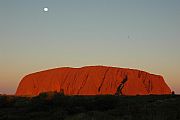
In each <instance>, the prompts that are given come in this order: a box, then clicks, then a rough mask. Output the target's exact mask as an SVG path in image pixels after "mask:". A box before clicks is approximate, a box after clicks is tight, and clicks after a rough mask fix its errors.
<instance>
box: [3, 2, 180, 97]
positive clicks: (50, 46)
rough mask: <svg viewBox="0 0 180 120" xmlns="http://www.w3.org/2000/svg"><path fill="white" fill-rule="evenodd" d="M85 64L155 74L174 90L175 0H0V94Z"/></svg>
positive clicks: (177, 61) (179, 76) (179, 8)
mask: <svg viewBox="0 0 180 120" xmlns="http://www.w3.org/2000/svg"><path fill="white" fill-rule="evenodd" d="M44 7H48V8H49V11H48V12H44V11H43V8H44ZM86 65H88V66H89V65H107V66H115V67H122V68H133V69H139V70H143V71H147V72H150V73H153V74H160V75H162V76H163V77H164V79H165V81H166V83H167V84H168V85H169V86H170V88H171V89H172V90H174V91H175V93H180V87H179V86H180V0H0V94H14V93H15V91H16V88H17V86H18V84H19V82H20V80H21V79H22V77H24V76H25V75H26V74H29V73H33V72H37V71H41V70H46V69H52V68H57V67H64V66H67V67H82V66H86Z"/></svg>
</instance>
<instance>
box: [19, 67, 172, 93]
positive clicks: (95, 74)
mask: <svg viewBox="0 0 180 120" xmlns="http://www.w3.org/2000/svg"><path fill="white" fill-rule="evenodd" d="M44 92H63V94H65V95H108V94H109V95H151V94H154V95H164V94H171V89H170V88H169V87H168V85H167V84H166V83H165V81H164V79H163V77H162V76H161V75H155V74H150V73H148V72H145V71H140V70H136V69H128V68H118V67H110V66H85V67H81V68H70V67H62V68H55V69H50V70H45V71H40V72H36V73H32V74H29V75H26V76H25V77H24V78H23V79H22V80H21V81H20V83H19V86H18V88H17V91H16V95H17V96H36V95H39V94H40V93H44Z"/></svg>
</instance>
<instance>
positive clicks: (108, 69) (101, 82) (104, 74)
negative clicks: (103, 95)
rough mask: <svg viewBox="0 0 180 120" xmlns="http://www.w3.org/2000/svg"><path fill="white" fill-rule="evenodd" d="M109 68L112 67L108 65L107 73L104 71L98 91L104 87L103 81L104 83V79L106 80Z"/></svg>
mask: <svg viewBox="0 0 180 120" xmlns="http://www.w3.org/2000/svg"><path fill="white" fill-rule="evenodd" d="M109 69H110V67H108V68H107V70H106V71H105V73H104V76H103V79H102V82H101V84H100V86H99V88H98V92H100V91H101V87H102V85H103V83H104V80H105V78H106V75H107V72H108V71H109Z"/></svg>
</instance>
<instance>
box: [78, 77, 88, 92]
mask: <svg viewBox="0 0 180 120" xmlns="http://www.w3.org/2000/svg"><path fill="white" fill-rule="evenodd" d="M88 77H89V74H87V76H86V78H85V79H84V80H83V82H82V84H81V86H80V88H79V90H78V92H77V94H79V92H80V91H81V89H82V88H83V87H84V86H85V84H86V82H87V80H88Z"/></svg>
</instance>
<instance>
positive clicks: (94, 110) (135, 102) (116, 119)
mask: <svg viewBox="0 0 180 120" xmlns="http://www.w3.org/2000/svg"><path fill="white" fill-rule="evenodd" d="M179 119H180V96H179V95H149V96H140V95H137V96H113V95H103V96H65V95H64V94H63V92H61V93H56V92H50V93H42V94H40V95H39V96H36V97H15V96H0V120H179Z"/></svg>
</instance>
